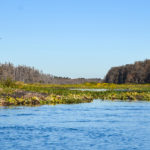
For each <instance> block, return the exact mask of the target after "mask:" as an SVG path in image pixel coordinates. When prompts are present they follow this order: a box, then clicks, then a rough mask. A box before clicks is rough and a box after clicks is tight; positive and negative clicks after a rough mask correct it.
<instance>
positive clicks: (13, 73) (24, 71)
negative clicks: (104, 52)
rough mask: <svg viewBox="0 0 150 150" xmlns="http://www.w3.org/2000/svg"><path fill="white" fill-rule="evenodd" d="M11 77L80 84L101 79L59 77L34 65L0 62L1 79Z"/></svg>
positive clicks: (35, 81)
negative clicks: (46, 72)
mask: <svg viewBox="0 0 150 150" xmlns="http://www.w3.org/2000/svg"><path fill="white" fill-rule="evenodd" d="M7 79H11V80H13V81H22V82H24V83H43V84H80V83H84V82H100V81H101V80H100V79H97V78H93V79H85V78H77V79H71V78H67V77H57V76H53V75H51V74H45V73H43V72H42V71H39V70H37V69H35V68H34V67H28V66H25V65H19V66H17V67H15V66H14V65H13V64H12V63H5V64H0V80H7Z"/></svg>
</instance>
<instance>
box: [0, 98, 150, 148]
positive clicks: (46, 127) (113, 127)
mask: <svg viewBox="0 0 150 150" xmlns="http://www.w3.org/2000/svg"><path fill="white" fill-rule="evenodd" d="M149 140H150V103H148V102H112V101H98V100H97V101H94V102H93V103H85V104H74V105H56V106H47V105H45V106H40V107H13V108H2V107H1V108H0V150H149V149H150V142H149Z"/></svg>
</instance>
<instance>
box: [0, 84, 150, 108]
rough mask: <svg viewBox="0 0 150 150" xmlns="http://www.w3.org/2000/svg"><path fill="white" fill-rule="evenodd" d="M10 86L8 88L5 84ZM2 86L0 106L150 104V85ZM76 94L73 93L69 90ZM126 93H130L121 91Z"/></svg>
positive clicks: (0, 88) (0, 85)
mask: <svg viewBox="0 0 150 150" xmlns="http://www.w3.org/2000/svg"><path fill="white" fill-rule="evenodd" d="M6 85H7V84H6ZM8 85H9V86H4V84H3V83H0V105H3V106H10V105H15V106H18V105H33V106H34V105H45V104H53V105H55V104H73V103H75V104H76V103H85V102H91V101H92V100H93V99H103V100H146V101H150V84H108V83H85V84H78V85H50V84H47V85H45V84H38V83H36V84H24V83H23V82H16V83H13V84H8ZM72 88H73V89H74V90H70V89H72ZM86 88H87V89H109V90H108V91H101V92H100V91H80V90H75V89H86ZM119 89H126V90H127V91H119Z"/></svg>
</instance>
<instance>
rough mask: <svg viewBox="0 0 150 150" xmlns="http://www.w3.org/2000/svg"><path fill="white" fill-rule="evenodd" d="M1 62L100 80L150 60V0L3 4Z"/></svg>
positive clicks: (11, 0) (17, 0) (6, 0)
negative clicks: (114, 69) (111, 71)
mask: <svg viewBox="0 0 150 150" xmlns="http://www.w3.org/2000/svg"><path fill="white" fill-rule="evenodd" d="M0 37H1V38H0V53H1V54H0V62H1V63H4V62H12V63H13V64H14V65H19V64H21V65H27V66H34V67H35V68H37V69H40V70H43V72H45V73H50V74H53V75H57V76H67V77H72V78H76V77H87V78H91V77H101V78H103V77H104V76H105V74H106V73H107V71H108V70H109V69H110V68H111V67H112V66H118V65H123V64H128V63H133V62H134V61H138V60H144V59H148V58H150V1H149V0H0Z"/></svg>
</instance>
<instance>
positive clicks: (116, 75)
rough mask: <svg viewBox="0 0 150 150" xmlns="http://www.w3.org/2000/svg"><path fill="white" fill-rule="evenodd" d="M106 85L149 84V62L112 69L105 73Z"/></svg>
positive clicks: (139, 62)
mask: <svg viewBox="0 0 150 150" xmlns="http://www.w3.org/2000/svg"><path fill="white" fill-rule="evenodd" d="M104 82H106V83H119V84H120V83H150V60H145V61H137V62H135V63H134V64H127V65H125V66H120V67H113V68H111V69H110V70H109V72H108V73H107V75H106V77H105V79H104Z"/></svg>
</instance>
